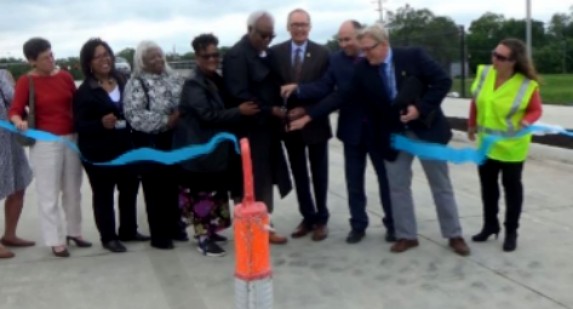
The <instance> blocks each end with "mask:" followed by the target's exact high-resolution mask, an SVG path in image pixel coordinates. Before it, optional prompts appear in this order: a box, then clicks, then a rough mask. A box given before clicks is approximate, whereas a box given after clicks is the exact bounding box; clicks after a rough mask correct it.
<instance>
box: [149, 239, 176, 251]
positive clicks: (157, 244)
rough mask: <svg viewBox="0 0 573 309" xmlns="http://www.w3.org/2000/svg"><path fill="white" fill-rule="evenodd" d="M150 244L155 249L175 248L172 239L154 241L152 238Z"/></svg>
mask: <svg viewBox="0 0 573 309" xmlns="http://www.w3.org/2000/svg"><path fill="white" fill-rule="evenodd" d="M151 246H152V247H153V248H155V249H160V250H172V249H174V248H175V246H174V245H173V242H172V241H162V242H156V241H155V242H154V241H153V240H152V241H151Z"/></svg>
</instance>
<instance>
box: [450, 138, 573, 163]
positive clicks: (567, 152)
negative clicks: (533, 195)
mask: <svg viewBox="0 0 573 309" xmlns="http://www.w3.org/2000/svg"><path fill="white" fill-rule="evenodd" d="M452 132H453V138H452V140H453V141H455V142H458V143H463V144H466V145H472V144H473V143H472V142H471V141H470V140H468V138H467V137H466V132H464V131H459V130H452ZM528 159H533V160H537V161H555V162H559V163H565V164H573V150H571V149H565V148H559V147H554V146H548V145H543V144H537V143H531V147H530V148H529V156H528Z"/></svg>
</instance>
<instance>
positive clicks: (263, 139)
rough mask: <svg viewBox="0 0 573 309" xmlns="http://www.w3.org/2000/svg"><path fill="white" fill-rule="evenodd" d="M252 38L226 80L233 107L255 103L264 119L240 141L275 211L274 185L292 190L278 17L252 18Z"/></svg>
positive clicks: (226, 70)
mask: <svg viewBox="0 0 573 309" xmlns="http://www.w3.org/2000/svg"><path fill="white" fill-rule="evenodd" d="M247 26H248V27H247V28H248V33H247V34H246V35H245V36H244V37H243V38H242V39H241V40H240V41H239V42H238V43H237V44H235V45H234V46H233V47H232V48H231V49H230V50H229V51H228V52H227V53H226V55H225V57H224V59H223V78H224V80H225V85H226V87H227V90H228V92H229V95H230V96H231V98H232V99H231V101H232V102H231V106H238V105H239V104H241V103H242V102H247V101H252V102H255V103H256V104H257V105H258V107H259V109H260V113H258V114H257V115H254V116H250V117H248V118H247V119H246V120H245V121H244V122H242V123H241V124H240V127H239V128H238V132H237V134H238V136H239V137H247V138H248V139H249V142H250V144H251V156H252V162H253V176H254V186H255V197H256V199H257V201H262V202H264V203H265V204H266V205H267V208H268V210H269V213H271V212H272V210H273V185H274V184H276V185H278V189H279V192H280V194H281V197H284V196H286V195H287V194H288V193H289V192H290V191H291V190H292V184H291V181H290V175H289V172H288V166H287V163H286V159H285V155H284V152H283V147H282V141H281V135H282V132H283V123H282V119H284V117H285V115H286V114H285V111H283V110H282V108H281V102H282V99H281V97H280V83H279V80H278V76H277V75H276V74H275V72H274V71H273V70H272V64H273V63H274V60H273V55H272V51H270V50H268V46H269V44H270V42H271V41H272V39H273V38H274V37H275V32H274V20H273V17H272V16H271V15H270V14H269V13H268V12H265V11H257V12H254V13H252V14H251V15H250V16H249V19H248V22H247ZM270 242H271V243H273V244H284V243H286V242H287V238H286V237H283V236H280V235H278V234H276V233H274V232H273V233H271V234H270Z"/></svg>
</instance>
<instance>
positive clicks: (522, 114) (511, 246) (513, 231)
mask: <svg viewBox="0 0 573 309" xmlns="http://www.w3.org/2000/svg"><path fill="white" fill-rule="evenodd" d="M538 81H539V78H538V76H537V73H536V71H535V67H534V65H533V63H532V60H531V59H530V58H529V57H528V56H527V51H526V47H525V44H524V43H523V42H522V41H521V40H518V39H513V38H510V39H505V40H503V41H501V42H500V43H499V45H498V46H497V47H496V48H495V50H494V51H493V52H492V65H488V66H484V65H481V66H479V67H478V71H477V74H476V79H475V81H474V83H473V85H472V92H473V96H474V99H473V101H472V103H471V107H470V116H469V119H468V138H469V139H470V140H472V141H473V140H475V139H476V134H477V140H478V145H479V146H481V145H482V144H483V143H484V138H486V137H487V136H498V137H502V139H501V140H499V141H497V142H495V143H494V144H493V146H492V147H491V149H490V150H489V152H488V153H487V160H486V161H485V163H483V164H482V165H480V166H479V168H478V171H479V178H480V183H481V195H482V203H483V212H484V215H483V218H484V223H483V228H482V230H481V232H480V233H478V234H476V235H474V236H473V237H472V239H473V241H476V242H483V241H486V240H487V239H488V238H489V237H490V236H491V235H495V236H496V238H497V236H498V234H499V231H500V224H499V221H498V212H499V205H498V203H499V197H500V190H499V185H498V181H499V180H498V179H499V175H500V174H501V182H502V185H503V188H504V191H505V204H506V213H505V223H504V225H505V240H504V242H503V250H504V251H506V252H510V251H514V250H515V249H516V248H517V236H518V235H517V229H518V227H519V218H520V215H521V210H522V205H523V184H522V182H521V177H522V172H523V166H524V163H525V160H526V158H527V153H528V150H529V145H530V143H531V134H525V135H523V134H518V133H519V131H520V130H522V129H523V128H525V127H527V126H529V125H530V124H532V123H534V122H535V121H537V120H538V119H539V118H540V117H541V113H542V107H541V96H540V94H539V84H538Z"/></svg>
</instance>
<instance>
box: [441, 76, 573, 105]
mask: <svg viewBox="0 0 573 309" xmlns="http://www.w3.org/2000/svg"><path fill="white" fill-rule="evenodd" d="M472 82H473V78H467V79H466V89H470V86H471V84H472ZM571 85H573V74H545V75H541V85H540V89H541V98H542V99H543V103H544V104H558V105H573V87H571ZM452 91H455V92H457V93H460V92H461V79H459V78H456V79H454V84H453V86H452Z"/></svg>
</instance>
